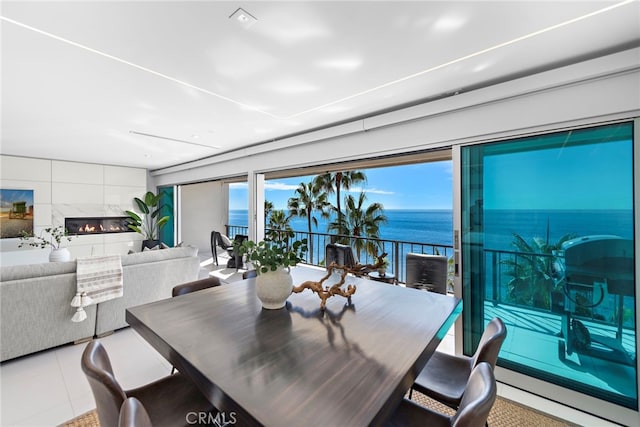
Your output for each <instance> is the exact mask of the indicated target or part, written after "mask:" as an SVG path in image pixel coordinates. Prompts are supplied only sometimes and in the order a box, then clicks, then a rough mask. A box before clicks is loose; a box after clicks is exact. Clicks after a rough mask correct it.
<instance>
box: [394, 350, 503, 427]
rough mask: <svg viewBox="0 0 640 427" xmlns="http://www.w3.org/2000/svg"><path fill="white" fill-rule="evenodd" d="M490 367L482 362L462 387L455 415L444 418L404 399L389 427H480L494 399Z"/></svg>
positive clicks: (494, 391)
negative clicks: (461, 394)
mask: <svg viewBox="0 0 640 427" xmlns="http://www.w3.org/2000/svg"><path fill="white" fill-rule="evenodd" d="M496 391H497V387H496V379H495V377H494V375H493V368H492V367H491V365H489V364H488V363H485V362H482V363H479V364H478V366H476V367H475V368H474V369H473V371H471V375H469V380H468V381H467V383H466V384H465V388H464V396H463V397H462V401H461V402H460V406H459V407H458V410H457V411H456V413H455V415H453V416H448V415H444V414H441V413H438V412H435V411H432V410H430V409H427V408H425V407H423V406H420V405H418V404H416V403H414V402H412V401H411V400H407V399H404V400H403V401H402V402H401V403H400V406H398V408H397V409H396V411H395V413H394V414H393V415H392V416H391V418H390V419H389V421H388V422H387V424H386V425H387V426H390V427H400V426H403V427H418V426H419V427H424V426H429V427H440V426H447V427H483V426H484V425H485V423H486V422H487V418H488V417H489V412H491V408H492V407H493V404H494V402H495V400H496Z"/></svg>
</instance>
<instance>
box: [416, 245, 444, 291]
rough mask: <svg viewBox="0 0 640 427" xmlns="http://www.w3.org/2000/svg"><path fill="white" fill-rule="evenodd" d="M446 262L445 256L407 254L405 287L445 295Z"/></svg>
mask: <svg viewBox="0 0 640 427" xmlns="http://www.w3.org/2000/svg"><path fill="white" fill-rule="evenodd" d="M448 261H449V260H448V258H447V257H446V256H440V255H427V254H416V253H408V254H407V256H406V264H405V265H406V271H407V277H406V280H405V282H406V286H407V287H410V288H415V289H425V290H427V291H431V292H437V293H439V294H444V295H446V293H447V274H448Z"/></svg>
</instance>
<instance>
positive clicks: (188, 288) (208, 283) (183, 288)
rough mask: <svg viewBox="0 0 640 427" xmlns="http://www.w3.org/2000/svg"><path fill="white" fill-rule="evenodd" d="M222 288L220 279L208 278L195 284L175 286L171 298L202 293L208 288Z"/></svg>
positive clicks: (194, 282) (196, 281)
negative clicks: (197, 292)
mask: <svg viewBox="0 0 640 427" xmlns="http://www.w3.org/2000/svg"><path fill="white" fill-rule="evenodd" d="M215 286H220V279H218V278H217V277H213V276H211V277H207V278H206V279H200V280H195V281H193V282H188V283H183V284H182V285H178V286H174V287H173V289H172V290H171V296H172V297H177V296H180V295H185V294H190V293H191V292H196V291H201V290H203V289H207V288H213V287H215Z"/></svg>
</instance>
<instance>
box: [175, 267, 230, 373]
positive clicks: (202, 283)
mask: <svg viewBox="0 0 640 427" xmlns="http://www.w3.org/2000/svg"><path fill="white" fill-rule="evenodd" d="M220 285H221V283H220V279H218V278H217V277H214V276H209V277H207V278H205V279H200V280H195V281H193V282H187V283H183V284H181V285H178V286H174V287H173V289H171V296H172V297H179V296H180V295H186V294H190V293H191V292H197V291H201V290H203V289H208V288H214V287H216V286H220ZM175 372H176V367H175V366H172V367H171V374H172V375H173V374H174V373H175Z"/></svg>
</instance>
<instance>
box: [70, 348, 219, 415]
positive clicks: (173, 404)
mask: <svg viewBox="0 0 640 427" xmlns="http://www.w3.org/2000/svg"><path fill="white" fill-rule="evenodd" d="M81 365H82V371H83V372H84V373H85V375H86V376H87V380H88V381H89V385H90V386H91V391H92V392H93V397H94V399H95V401H96V410H97V412H98V418H99V420H100V425H102V426H117V425H118V421H119V417H120V408H121V407H122V404H123V403H124V401H125V400H126V399H127V398H129V397H135V398H136V399H138V400H139V401H140V403H142V405H143V406H144V408H145V409H146V411H147V413H148V414H149V418H150V419H151V422H152V424H153V425H154V426H156V427H158V426H180V425H183V426H184V425H187V419H186V414H187V413H189V412H212V413H214V414H215V413H216V412H215V408H214V407H213V406H212V405H211V403H210V402H209V401H207V399H205V398H204V396H203V395H202V394H201V393H200V391H199V390H198V389H197V388H196V387H195V386H194V385H193V384H192V383H191V381H189V380H188V379H187V378H185V377H184V376H183V375H181V374H175V375H169V376H168V377H164V378H162V379H159V380H157V381H154V382H152V383H150V384H147V385H145V386H142V387H138V388H135V389H132V390H123V389H122V387H121V386H120V384H119V383H118V381H117V380H116V378H115V376H114V374H113V369H112V368H111V361H110V360H109V356H108V355H107V352H106V350H105V349H104V347H103V346H102V344H101V343H100V342H99V341H91V342H90V343H89V344H87V347H86V348H85V349H84V352H83V353H82V360H81Z"/></svg>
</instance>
